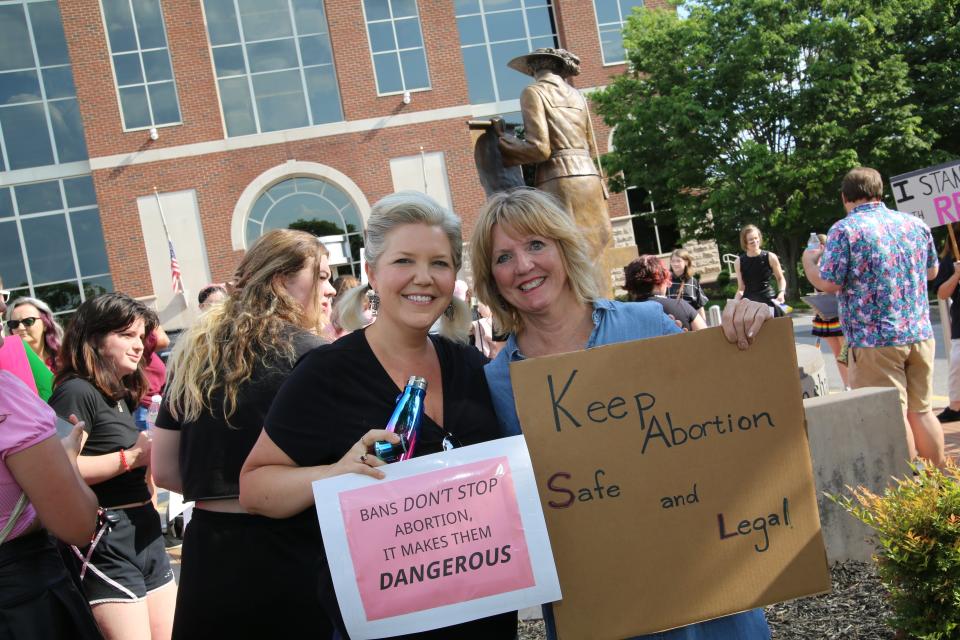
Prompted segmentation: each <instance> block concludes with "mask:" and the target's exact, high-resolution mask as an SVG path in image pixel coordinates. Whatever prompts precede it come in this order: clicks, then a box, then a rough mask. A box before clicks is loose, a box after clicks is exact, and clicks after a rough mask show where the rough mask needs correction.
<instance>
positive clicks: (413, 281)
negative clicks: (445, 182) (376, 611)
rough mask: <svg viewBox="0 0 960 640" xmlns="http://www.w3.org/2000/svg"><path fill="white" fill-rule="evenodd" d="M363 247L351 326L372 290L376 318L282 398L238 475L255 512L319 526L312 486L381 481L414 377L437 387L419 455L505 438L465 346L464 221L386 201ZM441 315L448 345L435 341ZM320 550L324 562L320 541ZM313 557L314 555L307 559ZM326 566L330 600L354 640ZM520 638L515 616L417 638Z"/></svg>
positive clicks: (412, 196)
mask: <svg viewBox="0 0 960 640" xmlns="http://www.w3.org/2000/svg"><path fill="white" fill-rule="evenodd" d="M365 247H366V254H367V273H368V276H369V281H370V283H369V287H357V288H355V289H352V290H350V291H349V292H348V293H347V294H346V297H345V299H344V300H343V301H342V302H341V304H342V305H343V306H344V309H345V310H346V312H345V313H344V314H343V315H342V318H344V320H345V322H349V321H350V320H349V319H350V318H354V319H356V318H358V317H360V315H361V313H360V311H361V309H362V300H363V299H364V297H365V296H366V295H367V293H368V290H371V291H373V292H374V295H373V299H374V306H375V307H376V312H377V316H376V320H375V321H374V323H373V324H372V325H370V326H369V327H367V328H366V329H364V330H363V331H355V332H354V333H352V334H350V335H347V336H346V337H344V338H341V339H340V340H338V341H337V342H335V343H334V344H331V345H328V346H324V347H321V348H319V349H317V350H315V351H314V352H313V353H311V354H310V355H309V356H307V357H306V358H305V359H304V360H303V361H302V362H301V363H300V365H299V366H298V367H297V368H296V369H295V370H294V372H293V373H292V374H291V375H290V378H289V379H288V380H287V382H285V383H284V385H283V387H282V388H281V389H280V392H279V393H278V394H277V398H276V401H275V402H274V404H273V406H272V407H271V409H270V413H269V415H268V416H267V420H266V423H265V427H264V432H263V434H262V435H261V436H260V440H259V441H258V442H257V444H256V446H255V447H254V449H253V451H252V452H251V453H250V457H249V458H247V462H246V464H245V465H244V468H243V471H242V472H241V475H240V500H241V503H242V504H243V505H244V506H245V507H246V508H247V509H249V510H250V511H252V512H254V513H261V514H264V515H267V516H271V517H279V518H283V517H289V516H292V515H294V514H299V513H303V512H304V511H306V512H307V513H310V514H311V515H312V517H314V518H315V517H316V514H315V510H314V509H313V493H312V490H311V486H310V484H311V482H312V481H313V480H317V479H320V478H326V477H330V476H334V475H338V474H342V473H350V472H353V473H363V474H366V475H370V476H373V477H376V478H382V477H383V473H382V472H381V471H380V470H378V469H377V467H378V466H380V465H382V464H383V462H382V461H380V460H379V459H378V458H376V457H375V456H374V455H372V453H373V444H374V443H375V442H376V441H377V440H390V441H393V442H396V441H397V438H396V436H395V435H394V434H392V433H389V432H387V431H385V430H383V428H382V427H383V426H385V425H386V424H387V421H388V420H389V418H390V414H391V412H392V410H393V407H394V402H395V401H396V397H397V394H399V393H400V391H401V390H402V389H403V387H404V384H405V383H406V381H407V379H408V378H409V377H410V376H411V375H417V376H421V377H423V378H426V380H427V385H428V386H427V389H428V391H427V394H426V398H425V415H424V419H423V423H422V425H421V434H420V438H419V440H418V442H417V449H416V455H426V454H430V453H436V452H439V451H441V450H442V448H443V447H442V441H443V439H444V437H445V436H446V435H447V434H450V435H452V436H453V439H456V440H458V441H459V442H460V444H463V445H467V444H473V443H477V442H483V441H486V440H492V439H494V438H496V437H497V436H498V429H497V420H496V415H495V414H494V413H493V407H492V404H491V401H490V394H489V390H488V389H487V384H486V379H485V378H484V375H483V369H482V367H483V364H484V362H485V360H486V359H485V358H484V357H483V356H482V355H481V354H479V353H478V352H477V351H476V350H475V349H473V348H472V347H470V346H469V345H467V344H466V339H467V335H468V332H469V321H470V316H469V310H468V309H467V307H466V304H465V303H463V302H462V301H460V300H457V299H455V298H454V297H453V289H454V283H455V281H456V273H457V271H458V270H459V269H460V265H461V259H462V240H461V234H460V221H459V219H458V218H457V217H456V216H454V215H453V214H452V213H450V212H449V211H447V210H445V209H443V208H442V207H440V206H439V205H438V204H437V203H436V202H434V201H433V200H431V199H430V198H429V197H427V196H425V195H423V194H418V193H413V192H405V193H398V194H394V195H391V196H387V197H386V198H383V199H382V200H380V202H378V203H377V204H376V205H374V207H373V209H372V210H371V212H370V219H369V220H368V224H367V235H366V243H365ZM441 315H443V316H444V320H443V322H442V324H441V335H440V336H431V335H430V334H429V331H430V327H431V325H433V323H434V321H436V320H437V318H439V317H440V316H441ZM345 328H350V329H354V328H357V327H352V326H346V325H345ZM451 338H453V339H451ZM317 548H318V549H320V550H321V553H322V547H320V545H319V541H318V544H317ZM311 551H312V550H311V549H309V548H306V549H304V550H303V553H304V557H309V553H311ZM321 560H322V567H323V570H322V572H321V574H320V576H321V584H320V587H319V597H320V600H321V602H322V603H323V605H324V607H326V608H327V610H328V611H329V612H330V614H331V617H333V618H334V621H335V623H336V624H337V627H338V629H339V632H340V634H341V635H342V636H343V637H347V635H346V634H347V632H346V629H345V628H344V625H343V620H342V617H341V613H340V609H339V606H338V604H337V600H336V594H335V593H334V590H333V585H332V582H331V579H330V573H329V567H328V566H327V563H326V559H325V557H322V558H321ZM516 632H517V617H516V612H511V613H508V614H501V615H497V616H492V617H489V618H484V619H481V620H475V621H472V622H469V623H465V624H462V625H457V626H455V627H446V628H443V629H436V630H433V631H430V632H426V633H421V634H415V636H414V637H417V638H458V639H461V638H478V639H480V638H483V639H484V640H487V639H489V640H498V639H503V640H512V639H513V638H514V637H515V636H516Z"/></svg>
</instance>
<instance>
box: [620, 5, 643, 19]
mask: <svg viewBox="0 0 960 640" xmlns="http://www.w3.org/2000/svg"><path fill="white" fill-rule="evenodd" d="M642 6H643V0H620V14H621V15H622V17H623V20H624V21H626V19H627V18H629V17H630V16H631V15H632V14H633V8H634V7H642Z"/></svg>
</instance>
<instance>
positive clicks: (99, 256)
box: [70, 209, 110, 276]
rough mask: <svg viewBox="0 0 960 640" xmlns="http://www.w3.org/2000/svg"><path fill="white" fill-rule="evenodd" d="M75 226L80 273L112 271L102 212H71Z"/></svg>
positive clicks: (90, 273)
mask: <svg viewBox="0 0 960 640" xmlns="http://www.w3.org/2000/svg"><path fill="white" fill-rule="evenodd" d="M70 226H71V227H73V244H74V246H76V247H77V263H78V264H79V265H80V275H82V276H87V275H96V274H98V273H107V272H109V271H110V265H109V264H107V248H106V246H105V245H104V243H103V229H102V228H101V226H100V212H99V211H98V210H97V209H89V210H86V211H74V212H72V213H71V214H70Z"/></svg>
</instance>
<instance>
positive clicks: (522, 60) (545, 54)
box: [507, 47, 567, 76]
mask: <svg viewBox="0 0 960 640" xmlns="http://www.w3.org/2000/svg"><path fill="white" fill-rule="evenodd" d="M561 52H563V49H554V48H553V47H541V48H539V49H534V50H533V51H531V52H530V53H525V54H523V55H522V56H517V57H516V58H514V59H513V60H511V61H510V62H508V63H507V66H508V67H510V68H511V69H513V70H514V71H519V72H520V73H522V74H524V75H528V76H532V75H533V74H532V73H530V68H529V67H528V66H527V62H528V61H529V60H530V59H531V58H555V59H556V60H557V61H558V62H560V63H562V64H566V62H567V61H566V59H565V58H564V57H563V55H562V54H561Z"/></svg>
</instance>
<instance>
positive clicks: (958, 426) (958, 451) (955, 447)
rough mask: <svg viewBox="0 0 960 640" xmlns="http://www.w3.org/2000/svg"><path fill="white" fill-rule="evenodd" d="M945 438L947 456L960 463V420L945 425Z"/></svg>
mask: <svg viewBox="0 0 960 640" xmlns="http://www.w3.org/2000/svg"><path fill="white" fill-rule="evenodd" d="M943 439H944V440H945V441H946V444H947V446H946V452H947V456H948V457H952V458H953V459H954V460H955V461H956V462H957V463H960V422H948V423H946V424H945V425H943Z"/></svg>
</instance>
